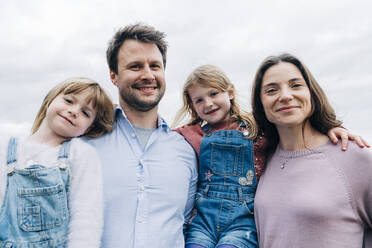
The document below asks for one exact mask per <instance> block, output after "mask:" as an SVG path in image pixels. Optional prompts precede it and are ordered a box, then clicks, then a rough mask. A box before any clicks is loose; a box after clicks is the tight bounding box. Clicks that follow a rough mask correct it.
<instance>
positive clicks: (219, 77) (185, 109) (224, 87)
mask: <svg viewBox="0 0 372 248" xmlns="http://www.w3.org/2000/svg"><path fill="white" fill-rule="evenodd" d="M195 85H200V86H202V87H212V88H216V89H218V90H219V91H221V92H228V93H229V94H230V95H232V96H233V98H232V99H231V100H230V102H231V108H230V118H231V120H232V121H243V122H244V123H245V124H246V126H247V129H248V130H249V131H250V135H249V138H255V137H256V136H257V127H256V124H255V121H254V119H253V116H252V115H251V114H250V113H248V112H246V111H244V110H242V109H240V107H239V104H238V102H237V101H236V98H235V88H234V85H233V84H232V83H231V81H230V80H229V78H228V77H227V76H226V75H225V73H223V71H222V70H221V69H220V68H218V67H216V66H214V65H202V66H199V67H197V68H196V69H195V70H194V71H192V72H191V74H190V75H189V76H188V77H187V79H186V82H185V85H184V86H183V91H182V98H183V106H182V108H181V109H180V110H179V111H178V112H177V114H176V117H175V120H174V122H173V124H172V126H173V127H175V126H177V125H179V124H180V123H182V122H183V121H184V120H185V119H187V118H188V117H191V118H190V120H189V121H188V122H186V125H195V124H197V123H199V124H200V125H202V124H203V120H202V119H201V118H200V117H199V116H198V114H197V113H196V111H195V110H194V108H193V106H192V101H191V98H190V95H189V92H188V91H189V89H190V88H191V87H193V86H195Z"/></svg>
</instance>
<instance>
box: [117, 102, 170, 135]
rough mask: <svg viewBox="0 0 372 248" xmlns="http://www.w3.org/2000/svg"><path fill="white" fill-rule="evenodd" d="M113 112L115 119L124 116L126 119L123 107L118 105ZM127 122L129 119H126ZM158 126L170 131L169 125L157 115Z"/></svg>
mask: <svg viewBox="0 0 372 248" xmlns="http://www.w3.org/2000/svg"><path fill="white" fill-rule="evenodd" d="M114 113H115V120H117V119H119V118H121V117H122V118H124V119H126V120H128V118H127V116H126V115H125V112H124V111H123V109H122V108H121V106H120V105H118V106H117V107H116V108H115V110H114ZM128 122H129V120H128ZM158 128H163V129H164V131H166V132H170V131H171V129H170V127H169V126H168V124H167V123H166V122H165V120H164V119H163V118H162V117H160V116H158Z"/></svg>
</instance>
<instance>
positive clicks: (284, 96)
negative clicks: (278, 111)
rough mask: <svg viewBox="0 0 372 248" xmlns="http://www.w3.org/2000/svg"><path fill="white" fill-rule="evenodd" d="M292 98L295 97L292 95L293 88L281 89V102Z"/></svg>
mask: <svg viewBox="0 0 372 248" xmlns="http://www.w3.org/2000/svg"><path fill="white" fill-rule="evenodd" d="M292 99H293V95H292V92H291V90H289V89H282V90H281V91H280V96H279V101H281V102H287V101H291V100H292Z"/></svg>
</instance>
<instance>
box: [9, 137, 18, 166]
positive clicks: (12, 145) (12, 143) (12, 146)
mask: <svg viewBox="0 0 372 248" xmlns="http://www.w3.org/2000/svg"><path fill="white" fill-rule="evenodd" d="M16 161H17V139H16V138H15V137H11V138H10V140H9V143H8V154H7V162H6V163H7V164H11V163H14V162H16Z"/></svg>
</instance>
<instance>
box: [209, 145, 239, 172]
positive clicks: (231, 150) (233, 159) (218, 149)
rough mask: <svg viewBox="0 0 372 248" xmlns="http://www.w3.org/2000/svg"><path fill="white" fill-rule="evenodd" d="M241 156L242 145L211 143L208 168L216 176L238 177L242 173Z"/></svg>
mask: <svg viewBox="0 0 372 248" xmlns="http://www.w3.org/2000/svg"><path fill="white" fill-rule="evenodd" d="M243 156H244V145H222V144H218V143H211V164H210V167H211V169H212V171H213V173H214V174H216V175H221V176H240V175H241V174H242V173H243V163H244V161H243ZM220 161H224V162H223V163H220ZM217 165H218V166H217Z"/></svg>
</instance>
